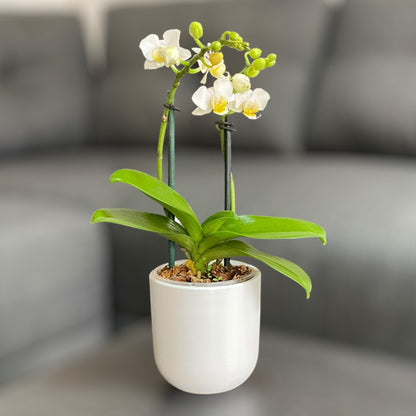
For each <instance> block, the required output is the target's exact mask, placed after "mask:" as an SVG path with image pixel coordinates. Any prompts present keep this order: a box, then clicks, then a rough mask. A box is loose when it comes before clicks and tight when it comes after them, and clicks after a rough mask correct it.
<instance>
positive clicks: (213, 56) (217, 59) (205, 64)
mask: <svg viewBox="0 0 416 416" xmlns="http://www.w3.org/2000/svg"><path fill="white" fill-rule="evenodd" d="M192 50H193V51H194V52H196V53H199V52H200V51H201V49H200V48H192ZM198 66H199V69H200V70H201V72H202V73H203V74H205V75H204V76H203V77H202V80H201V84H205V83H206V82H207V77H208V73H210V74H211V75H212V76H213V77H214V78H218V79H224V78H228V75H225V74H226V72H225V71H226V66H225V63H224V57H223V54H222V53H221V52H213V51H209V52H206V53H205V54H204V56H203V58H202V59H199V60H198Z"/></svg>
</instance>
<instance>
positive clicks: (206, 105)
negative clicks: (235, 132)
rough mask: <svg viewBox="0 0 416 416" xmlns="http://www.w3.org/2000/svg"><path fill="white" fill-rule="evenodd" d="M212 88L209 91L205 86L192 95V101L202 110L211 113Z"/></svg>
mask: <svg viewBox="0 0 416 416" xmlns="http://www.w3.org/2000/svg"><path fill="white" fill-rule="evenodd" d="M211 98H212V88H210V89H208V88H207V87H205V86H202V87H199V88H198V89H197V90H196V91H195V92H194V94H193V95H192V101H193V102H194V104H195V105H197V106H198V107H199V108H201V109H202V110H204V111H206V110H209V111H211V107H212V104H211Z"/></svg>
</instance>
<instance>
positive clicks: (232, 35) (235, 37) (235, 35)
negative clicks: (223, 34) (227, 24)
mask: <svg viewBox="0 0 416 416" xmlns="http://www.w3.org/2000/svg"><path fill="white" fill-rule="evenodd" d="M229 37H230V40H233V41H235V42H238V41H240V39H241V37H240V35H239V34H238V33H237V32H230V34H229ZM241 40H242V39H241Z"/></svg>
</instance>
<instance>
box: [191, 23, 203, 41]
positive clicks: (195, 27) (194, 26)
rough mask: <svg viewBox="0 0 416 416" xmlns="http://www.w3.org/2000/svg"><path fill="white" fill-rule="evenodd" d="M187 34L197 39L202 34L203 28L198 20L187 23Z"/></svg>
mask: <svg viewBox="0 0 416 416" xmlns="http://www.w3.org/2000/svg"><path fill="white" fill-rule="evenodd" d="M189 34H190V35H191V36H192V37H193V38H195V39H199V38H201V37H202V35H203V34H204V30H203V29H202V25H201V23H199V22H192V23H191V24H190V25H189Z"/></svg>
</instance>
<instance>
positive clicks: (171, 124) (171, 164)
mask: <svg viewBox="0 0 416 416" xmlns="http://www.w3.org/2000/svg"><path fill="white" fill-rule="evenodd" d="M172 104H173V103H172ZM174 113H175V111H174V110H173V109H172V108H171V109H170V110H169V116H168V135H169V152H168V185H169V187H170V188H172V189H175V115H174ZM168 216H169V218H171V219H172V220H174V219H175V217H174V215H173V214H171V213H169V215H168ZM174 265H175V243H174V242H173V241H169V268H170V269H171V268H172V267H173V266H174Z"/></svg>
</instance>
